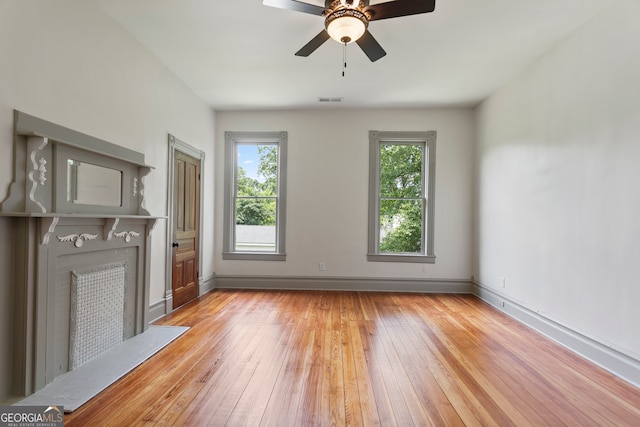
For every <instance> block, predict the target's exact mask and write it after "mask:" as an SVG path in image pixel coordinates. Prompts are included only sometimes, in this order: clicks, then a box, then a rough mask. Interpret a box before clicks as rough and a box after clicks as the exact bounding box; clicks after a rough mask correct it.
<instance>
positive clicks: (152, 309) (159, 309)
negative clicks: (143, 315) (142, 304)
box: [149, 299, 167, 322]
mask: <svg viewBox="0 0 640 427" xmlns="http://www.w3.org/2000/svg"><path fill="white" fill-rule="evenodd" d="M166 306H167V304H166V299H161V300H160V301H158V302H155V303H153V304H151V305H150V306H149V319H151V320H150V321H151V322H153V321H154V320H158V319H159V318H161V317H163V316H165V315H166V314H167V313H166Z"/></svg>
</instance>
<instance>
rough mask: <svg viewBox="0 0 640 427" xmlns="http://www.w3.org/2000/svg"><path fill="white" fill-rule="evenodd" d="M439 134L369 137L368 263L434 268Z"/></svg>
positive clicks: (400, 133)
mask: <svg viewBox="0 0 640 427" xmlns="http://www.w3.org/2000/svg"><path fill="white" fill-rule="evenodd" d="M435 150H436V132H434V131H430V132H380V131H371V132H369V161H370V178H369V253H368V255H367V259H368V260H369V261H396V262H420V263H434V262H435V258H436V257H435V255H434V251H433V219H434V198H433V196H434V191H435Z"/></svg>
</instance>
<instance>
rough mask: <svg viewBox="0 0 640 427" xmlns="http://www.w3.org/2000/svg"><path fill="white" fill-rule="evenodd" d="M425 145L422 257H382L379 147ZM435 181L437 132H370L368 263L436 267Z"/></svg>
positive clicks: (406, 255) (383, 254) (388, 254)
mask: <svg viewBox="0 0 640 427" xmlns="http://www.w3.org/2000/svg"><path fill="white" fill-rule="evenodd" d="M420 142H422V143H424V144H425V149H426V154H427V161H428V165H423V168H424V167H427V168H428V170H427V175H426V177H427V187H426V189H425V190H426V194H425V196H426V209H425V215H424V216H423V224H422V230H423V251H424V252H423V253H421V254H404V253H398V254H390V253H380V252H379V251H378V248H379V239H380V199H379V197H378V195H379V194H380V145H381V144H385V143H392V144H401V143H408V144H410V143H420ZM435 177H436V131H427V132H388V131H375V130H372V131H369V247H368V253H367V261H372V262H414V263H425V264H435V262H436V256H435V254H434V216H435V215H434V214H435Z"/></svg>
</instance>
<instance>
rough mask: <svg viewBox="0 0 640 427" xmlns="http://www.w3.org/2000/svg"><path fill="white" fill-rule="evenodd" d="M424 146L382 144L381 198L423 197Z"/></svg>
mask: <svg viewBox="0 0 640 427" xmlns="http://www.w3.org/2000/svg"><path fill="white" fill-rule="evenodd" d="M423 155H424V153H423V148H422V145H391V144H380V196H381V197H388V198H420V197H422V158H423Z"/></svg>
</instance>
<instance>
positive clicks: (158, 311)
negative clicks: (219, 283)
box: [149, 276, 215, 322]
mask: <svg viewBox="0 0 640 427" xmlns="http://www.w3.org/2000/svg"><path fill="white" fill-rule="evenodd" d="M214 284H215V277H214V276H209V277H206V278H202V277H201V278H200V280H199V282H198V295H204V294H206V293H207V292H211V291H212V290H213V289H214ZM172 307H173V299H172V297H171V296H170V295H169V296H167V297H166V298H163V299H161V300H160V301H157V302H155V303H153V304H151V305H150V306H149V319H151V322H153V321H154V320H158V319H159V318H161V317H164V316H166V315H167V314H169V313H171V311H172Z"/></svg>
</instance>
